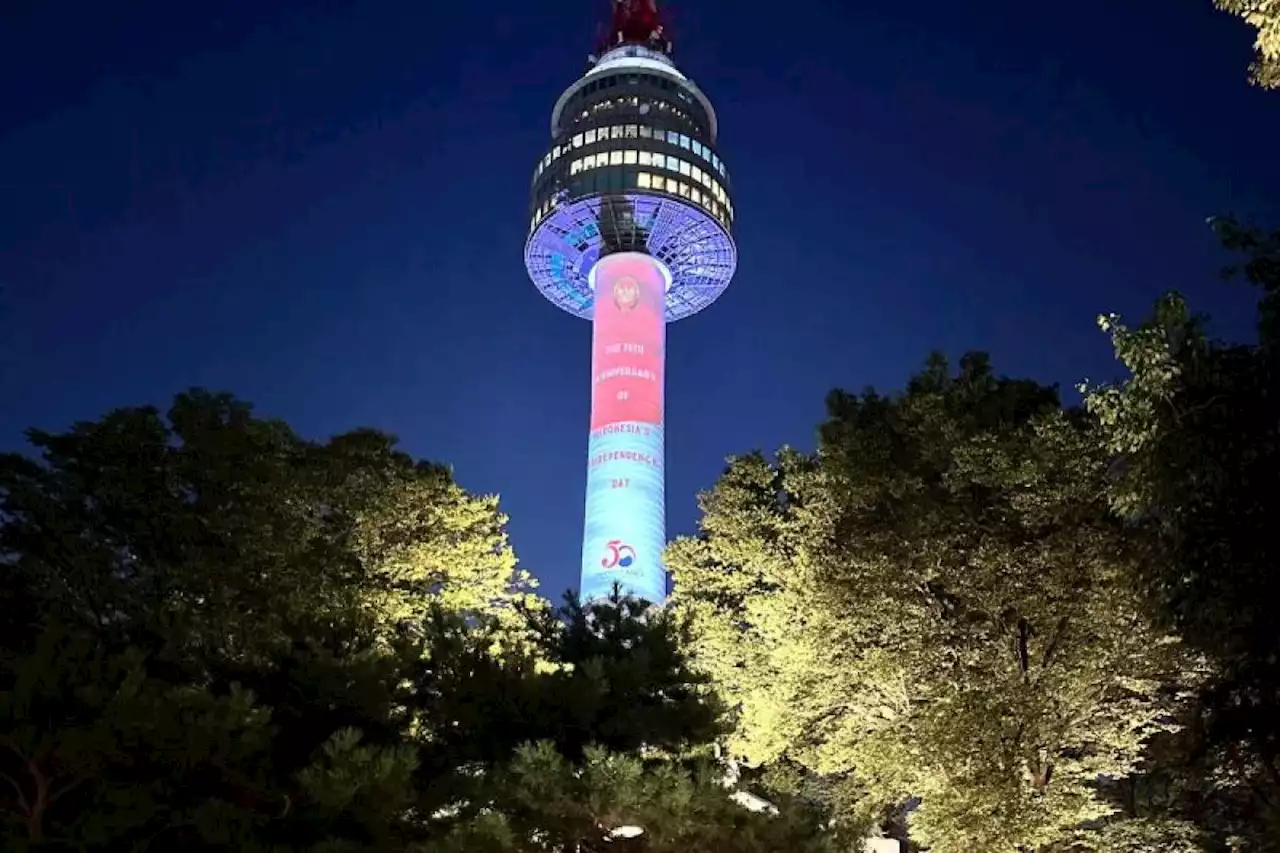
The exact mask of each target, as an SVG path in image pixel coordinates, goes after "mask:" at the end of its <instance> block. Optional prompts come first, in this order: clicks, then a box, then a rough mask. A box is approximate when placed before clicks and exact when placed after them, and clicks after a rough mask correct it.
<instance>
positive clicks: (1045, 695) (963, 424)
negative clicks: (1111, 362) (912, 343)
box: [668, 353, 1185, 853]
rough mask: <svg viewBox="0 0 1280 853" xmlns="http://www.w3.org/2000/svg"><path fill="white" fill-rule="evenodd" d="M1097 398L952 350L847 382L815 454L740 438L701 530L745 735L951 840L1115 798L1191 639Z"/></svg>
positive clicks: (715, 620)
mask: <svg viewBox="0 0 1280 853" xmlns="http://www.w3.org/2000/svg"><path fill="white" fill-rule="evenodd" d="M1108 471H1109V461H1108V458H1107V457H1106V455H1105V454H1104V453H1103V452H1102V446H1101V442H1100V440H1099V436H1098V434H1097V430H1096V428H1095V426H1094V424H1093V423H1092V422H1091V421H1090V420H1089V419H1088V418H1087V417H1085V416H1083V415H1082V413H1080V412H1074V411H1065V410H1063V409H1062V408H1061V406H1060V405H1059V403H1058V398H1057V393H1056V391H1055V390H1054V389H1053V388H1046V387H1042V386H1039V385H1037V384H1035V383H1033V382H1029V381H1024V380H1012V379H1003V378H999V377H997V376H996V375H995V373H994V372H993V370H992V368H991V365H990V364H989V362H988V360H987V358H986V357H985V356H984V355H982V354H979V353H973V354H970V355H968V356H966V357H965V358H964V359H962V360H961V362H960V364H959V367H958V369H955V370H953V369H951V368H950V367H949V365H948V364H947V363H946V361H945V360H944V359H942V358H941V357H940V356H938V357H934V358H932V359H931V360H930V362H929V363H928V364H927V365H926V367H925V369H924V370H923V371H922V372H920V373H919V374H917V375H916V376H915V377H913V378H912V380H911V381H910V383H909V384H908V387H907V389H906V390H905V391H904V392H903V393H901V394H897V395H893V396H882V395H880V394H878V393H876V392H875V391H870V390H869V391H866V392H865V393H863V394H860V395H854V394H848V393H844V392H835V393H833V394H832V395H831V396H830V398H829V399H828V419H827V421H826V422H825V423H824V424H823V425H822V427H821V431H820V440H819V447H818V450H817V452H816V453H814V454H804V453H799V452H796V451H793V450H783V451H782V452H781V453H779V454H778V456H777V458H776V459H774V460H772V461H771V460H769V459H766V458H765V457H764V456H762V455H759V454H753V455H750V456H746V457H742V458H738V459H735V460H733V461H732V463H731V464H730V466H729V469H728V471H727V472H726V473H725V475H724V476H723V477H722V478H721V480H720V482H719V483H718V484H717V485H716V487H715V488H714V489H713V490H712V491H710V492H709V493H708V494H706V495H705V496H704V497H703V501H702V506H703V518H702V522H701V527H702V534H701V535H700V536H699V537H697V538H693V539H685V540H682V541H678V542H676V543H675V544H674V545H673V546H672V547H671V549H670V553H669V557H668V560H669V564H670V565H671V567H672V570H673V572H674V573H675V580H676V589H677V594H676V601H677V603H678V607H679V609H680V610H681V612H683V613H687V614H688V615H689V617H690V618H691V620H692V624H693V626H694V630H695V634H696V636H697V637H698V645H697V646H696V648H697V650H698V651H697V660H698V661H699V663H701V664H702V665H704V666H705V667H706V668H707V669H708V671H709V672H711V673H712V674H713V675H714V677H715V679H716V681H717V683H718V684H720V685H721V687H722V690H723V691H724V694H725V696H726V698H727V699H728V701H729V702H730V703H731V704H732V705H733V706H734V707H736V708H737V709H738V711H739V716H738V722H739V726H738V730H737V732H736V734H735V739H734V744H733V745H734V748H735V750H736V751H738V752H739V753H740V754H741V755H742V756H743V757H744V758H745V759H746V760H747V761H749V762H751V763H753V764H768V763H771V762H776V761H778V760H781V759H786V760H788V761H793V762H796V763H798V764H800V765H801V766H803V767H805V768H807V769H808V770H810V771H811V772H813V773H816V774H820V775H823V776H834V777H840V778H846V779H848V780H850V781H852V782H853V783H855V784H853V785H848V786H845V788H844V791H845V794H844V798H845V799H846V800H847V802H846V803H845V805H846V807H847V808H848V809H849V810H851V811H852V812H855V813H856V812H857V811H859V810H862V811H863V813H879V812H881V811H882V810H884V809H885V808H886V807H889V806H893V805H896V804H902V803H907V802H908V801H912V806H913V807H912V811H911V815H910V829H911V836H912V838H913V839H915V840H916V841H918V842H920V843H923V844H925V845H927V846H928V848H929V849H930V850H933V851H937V853H950V851H972V850H984V851H993V853H995V851H1018V850H1039V849H1042V848H1046V847H1047V846H1048V845H1050V844H1052V843H1056V842H1065V841H1068V840H1070V839H1072V838H1074V837H1075V836H1076V835H1077V834H1078V833H1079V832H1080V830H1081V828H1082V827H1085V826H1088V825H1090V824H1093V823H1097V822H1099V821H1100V820H1101V819H1103V818H1106V817H1108V816H1109V815H1111V814H1112V813H1113V812H1114V811H1115V808H1114V806H1113V804H1112V803H1111V802H1110V801H1109V799H1108V795H1107V792H1106V790H1105V788H1104V787H1102V786H1099V785H1098V784H1097V779H1098V778H1099V777H1123V776H1125V775H1126V774H1128V773H1129V772H1131V771H1132V770H1133V769H1134V768H1135V767H1136V766H1137V764H1138V763H1139V761H1140V760H1141V758H1142V755H1143V748H1144V744H1145V743H1146V741H1147V740H1148V739H1149V738H1150V737H1151V736H1152V735H1153V734H1155V733H1157V732H1160V731H1162V730H1164V729H1166V728H1169V727H1170V725H1171V723H1170V719H1171V715H1172V713H1173V712H1174V710H1175V709H1176V705H1177V700H1178V696H1177V690H1176V689H1175V688H1173V687H1171V686H1170V685H1171V684H1173V683H1174V681H1175V677H1176V676H1177V675H1178V673H1179V672H1181V671H1182V669H1183V667H1184V665H1185V661H1184V656H1183V654H1182V652H1181V649H1180V647H1179V646H1178V644H1177V643H1176V642H1175V639H1174V637H1173V635H1172V634H1171V633H1170V632H1169V631H1167V630H1166V629H1164V628H1162V627H1160V626H1159V625H1157V624H1156V623H1155V622H1154V621H1153V620H1152V619H1150V618H1148V617H1147V615H1146V613H1145V610H1144V607H1143V604H1142V602H1141V600H1140V597H1139V594H1138V590H1137V588H1136V587H1135V586H1134V585H1133V584H1131V583H1130V582H1129V578H1130V577H1131V576H1132V565H1133V561H1134V560H1135V559H1136V558H1137V557H1138V556H1139V552H1138V551H1137V549H1135V548H1134V547H1133V544H1132V542H1131V539H1130V536H1129V531H1128V530H1127V529H1126V526H1125V524H1124V522H1123V521H1122V520H1121V519H1119V518H1117V517H1115V516H1114V515H1113V514H1112V513H1111V512H1110V510H1109V507H1108V504H1107V498H1106V483H1107V475H1108Z"/></svg>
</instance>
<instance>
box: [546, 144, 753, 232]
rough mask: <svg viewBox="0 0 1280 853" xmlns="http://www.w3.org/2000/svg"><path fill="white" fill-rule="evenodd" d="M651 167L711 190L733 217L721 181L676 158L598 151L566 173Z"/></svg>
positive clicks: (584, 158) (654, 154)
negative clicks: (614, 168)
mask: <svg viewBox="0 0 1280 853" xmlns="http://www.w3.org/2000/svg"><path fill="white" fill-rule="evenodd" d="M637 165H638V166H651V167H654V168H658V169H669V170H671V171H672V172H679V173H680V174H681V175H684V176H685V177H687V178H693V179H694V180H695V181H697V182H698V183H700V184H702V185H703V186H704V187H706V188H707V189H708V190H710V191H711V196H712V198H714V199H715V200H716V201H718V202H720V203H721V204H723V205H724V206H725V207H726V208H728V210H729V215H730V216H732V215H733V206H732V205H731V204H729V194H728V193H726V192H725V191H724V187H722V186H721V185H720V182H719V181H717V180H716V179H715V178H713V177H711V174H710V173H709V172H704V171H703V170H702V169H699V168H698V167H697V166H695V165H693V164H692V163H690V162H688V161H687V160H681V159H680V158H679V157H670V156H668V155H666V154H656V153H654V152H652V151H638V150H635V149H629V148H628V149H623V150H621V151H619V150H614V151H601V152H600V153H599V154H588V155H587V156H585V157H579V158H577V159H576V160H574V161H573V162H571V163H570V164H569V174H570V175H576V174H578V173H579V172H585V171H587V170H588V169H598V168H600V167H601V166H637Z"/></svg>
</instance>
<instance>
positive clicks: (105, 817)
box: [0, 392, 832, 853]
mask: <svg viewBox="0 0 1280 853" xmlns="http://www.w3.org/2000/svg"><path fill="white" fill-rule="evenodd" d="M32 438H33V441H34V443H35V444H36V445H37V446H38V447H39V448H41V449H42V451H43V460H41V461H36V460H32V459H28V458H25V457H20V456H14V455H10V456H5V457H2V458H0V561H2V563H3V565H2V566H0V569H2V571H0V821H3V822H2V823H0V846H2V847H3V848H4V849H5V850H13V851H28V850H31V851H37V850H38V851H64V850H66V851H71V850H83V849H93V850H100V851H106V853H111V851H130V853H146V851H160V850H171V849H182V850H189V851H192V853H203V851H225V850H236V851H244V852H245V853H284V851H290V853H304V852H305V853H346V851H362V853H366V852H367V851H373V853H378V852H379V851H386V853H392V851H396V853H400V851H403V853H446V851H451V850H458V849H465V850H468V851H475V850H494V851H510V853H522V851H533V850H549V849H555V850H571V849H572V850H581V851H584V853H588V852H589V851H591V850H597V849H602V848H601V845H602V844H605V843H606V842H605V839H606V838H607V837H609V836H610V835H611V834H617V835H618V837H617V838H614V839H611V840H610V841H609V842H607V843H608V845H609V846H608V848H607V849H609V850H617V849H618V848H619V847H622V848H624V849H630V850H637V851H641V850H654V851H668V850H676V849H679V850H692V851H698V850H709V849H717V850H719V849H730V850H741V851H744V853H756V851H760V852H761V853H763V851H764V850H767V849H775V848H776V847H778V846H783V847H788V848H793V849H796V850H798V851H801V853H808V851H814V853H818V851H824V850H826V849H828V847H827V845H829V844H830V843H831V839H832V837H831V836H830V834H829V833H825V832H823V831H822V830H821V820H820V818H821V814H820V812H817V811H814V810H812V809H808V808H807V806H806V804H805V803H803V802H798V803H796V804H795V806H794V807H788V808H787V809H784V812H783V813H782V814H780V815H776V816H769V815H763V814H753V813H751V812H749V811H746V810H744V809H742V808H740V807H739V806H737V805H736V804H735V803H734V802H733V801H732V800H730V799H729V794H730V793H731V791H730V789H729V788H727V787H726V786H725V784H723V782H722V779H721V778H720V776H718V775H717V774H716V772H715V769H714V762H713V761H712V760H711V758H710V755H709V750H710V748H711V741H712V740H713V739H714V738H715V737H716V736H717V735H718V733H719V732H720V731H722V723H721V719H720V713H721V709H720V707H719V705H718V704H717V703H716V701H715V699H714V696H713V695H711V693H710V692H709V690H708V688H707V686H706V684H705V679H703V678H702V677H701V676H698V675H696V674H695V673H693V672H692V671H691V670H690V669H689V667H688V666H687V664H686V662H685V660H684V658H683V656H682V654H681V653H680V651H679V646H680V643H681V641H682V638H683V636H684V632H685V631H686V628H685V627H684V626H683V625H682V624H681V623H679V622H677V621H675V620H674V619H673V618H672V617H670V616H669V615H664V614H661V613H657V614H647V613H645V612H643V610H642V609H641V608H640V606H639V605H638V604H636V603H634V602H630V601H626V600H623V599H618V600H615V601H613V602H611V603H607V604H603V605H598V606H592V607H582V606H579V605H577V604H576V603H575V604H572V605H571V606H570V607H569V608H568V610H567V611H565V612H564V613H562V614H559V615H558V616H557V615H553V614H551V613H550V612H549V611H548V610H547V608H545V607H544V606H542V605H541V604H540V603H539V602H538V601H537V600H534V599H532V597H531V593H530V591H529V580H528V578H527V576H525V575H523V574H522V573H519V572H517V571H515V570H514V565H515V564H514V557H513V556H512V554H511V552H510V549H509V548H508V547H507V544H506V539H505V533H504V531H503V522H504V520H503V519H502V517H501V516H500V515H499V514H498V513H497V508H496V502H495V500H494V499H491V498H476V497H474V496H471V495H468V494H467V493H466V492H464V491H463V490H462V489H460V488H459V487H458V486H457V485H456V484H454V483H453V481H452V479H451V477H450V476H449V475H448V472H447V471H446V470H445V469H443V468H441V467H439V466H433V465H427V464H423V463H415V462H414V461H413V460H411V459H410V458H409V457H407V456H406V455H404V454H401V453H399V452H397V451H395V450H394V447H393V442H392V441H391V439H389V438H388V437H387V436H385V435H382V434H379V433H375V432H372V431H368V430H362V431H357V432H354V433H350V434H347V435H344V436H339V437H337V438H335V439H333V440H331V441H329V442H327V443H324V444H316V443H312V442H306V441H303V440H301V439H299V438H298V437H297V436H296V435H294V434H293V433H292V431H290V430H289V429H288V427H287V426H285V425H284V424H281V423H278V422H271V421H263V420H259V419H256V418H254V417H252V415H251V413H250V411H249V409H248V407H247V406H245V405H244V404H242V403H239V402H237V401H235V400H234V399H232V398H230V397H226V396H213V395H208V394H204V393H202V392H195V393H191V394H187V395H182V396H180V397H179V398H178V399H177V401H176V402H175V404H174V406H173V408H172V409H171V411H170V413H169V417H168V419H167V420H166V419H163V418H161V417H160V416H159V414H158V413H157V412H155V411H154V410H151V409H127V410H121V411H118V412H113V413H111V414H109V415H108V416H106V417H105V418H103V419H102V420H101V421H99V422H95V423H87V424H80V425H77V426H76V427H75V428H74V429H73V430H71V431H70V432H68V433H65V434H62V435H50V434H46V433H33V434H32ZM635 827H641V828H643V829H644V832H643V833H641V835H640V836H638V837H633V836H632V835H631V834H630V833H631V832H632V830H633V829H634V828H635Z"/></svg>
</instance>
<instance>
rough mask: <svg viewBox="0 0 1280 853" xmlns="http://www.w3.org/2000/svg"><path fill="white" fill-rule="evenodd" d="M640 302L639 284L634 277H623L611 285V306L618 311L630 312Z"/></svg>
mask: <svg viewBox="0 0 1280 853" xmlns="http://www.w3.org/2000/svg"><path fill="white" fill-rule="evenodd" d="M639 301H640V283H639V282H637V281H636V280H635V277H634V276H629V275H624V276H622V277H621V278H619V279H618V280H617V281H615V282H614V283H613V304H614V305H617V306H618V310H620V311H630V310H631V309H632V308H635V307H636V303H638V302H639Z"/></svg>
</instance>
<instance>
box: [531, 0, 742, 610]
mask: <svg viewBox="0 0 1280 853" xmlns="http://www.w3.org/2000/svg"><path fill="white" fill-rule="evenodd" d="M612 5H613V14H612V20H611V22H610V26H609V28H608V30H607V32H606V35H605V37H604V38H603V39H602V42H601V44H600V45H599V46H598V49H597V52H596V54H595V55H593V56H591V57H590V58H589V62H588V68H587V72H586V73H585V74H584V75H583V76H582V77H580V78H579V79H578V80H576V81H575V82H574V83H573V84H572V85H570V86H569V88H568V89H566V90H565V91H564V94H562V95H561V96H560V99H559V100H558V101H557V102H556V105H555V108H554V109H553V110H552V113H551V144H550V146H549V148H548V150H547V151H546V153H545V154H543V156H542V158H541V159H540V160H539V162H538V165H537V167H536V168H535V170H534V176H533V192H532V215H531V219H530V222H529V239H528V242H527V243H526V245H525V253H524V257H525V266H526V267H527V268H528V270H529V275H530V277H531V278H532V279H533V283H534V284H535V285H537V287H538V289H539V290H540V291H541V292H542V294H543V295H544V296H545V297H546V298H547V299H549V300H551V302H552V303H554V304H555V305H557V306H559V307H560V308H562V309H564V310H565V311H568V312H569V313H571V314H574V315H575V316H578V317H582V318H583V319H587V320H590V321H591V323H592V344H591V381H592V385H591V425H590V436H589V439H588V451H587V503H586V518H585V523H584V525H583V538H582V582H581V595H582V598H583V599H584V600H588V599H591V598H597V597H601V596H605V595H608V594H609V592H610V591H611V589H612V587H613V584H614V583H615V582H617V583H620V584H621V585H622V588H623V590H624V591H625V592H626V593H629V594H631V595H635V596H638V597H641V598H645V599H648V600H649V601H652V602H655V603H661V602H662V601H663V600H664V599H665V598H666V593H667V575H666V571H665V570H664V569H663V567H662V562H661V556H662V548H663V546H664V545H665V544H666V510H665V495H664V476H663V465H664V458H663V448H664V439H665V431H666V419H665V413H664V394H663V388H664V381H665V372H666V357H665V356H666V353H665V350H666V333H667V324H668V323H671V322H673V321H675V320H680V319H683V318H685V317H688V316H690V315H692V314H696V313H697V312H698V311H701V310H702V309H703V308H706V307H707V306H708V305H710V304H711V303H712V302H714V301H715V300H716V298H717V297H719V296H720V294H721V293H723V292H724V289H725V288H726V287H727V286H728V284H729V279H730V278H732V277H733V272H734V269H735V267H736V265H737V249H736V248H735V246H734V242H733V236H732V233H733V217H734V209H733V203H732V201H731V200H730V196H729V175H728V172H727V170H726V168H725V164H724V161H723V160H722V159H721V157H720V153H719V150H718V147H717V138H716V137H717V127H716V113H715V110H714V109H713V108H712V106H711V102H710V101H709V100H708V99H707V96H706V95H704V94H703V93H702V91H701V90H700V89H699V88H698V87H697V86H695V85H694V83H693V81H692V80H690V79H689V78H688V77H686V76H685V75H684V74H683V73H681V71H680V70H679V69H678V68H677V67H676V65H675V62H674V61H673V60H672V58H671V51H672V40H671V37H670V34H669V33H668V31H667V28H666V27H665V25H664V24H663V21H662V18H661V16H660V14H659V12H658V8H657V3H656V0H612Z"/></svg>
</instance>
